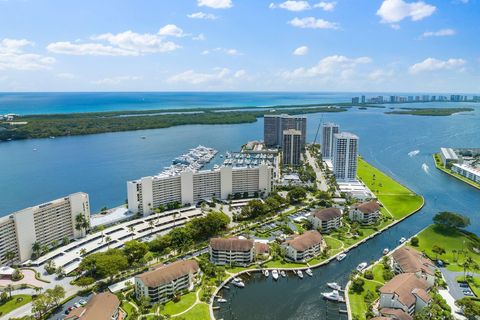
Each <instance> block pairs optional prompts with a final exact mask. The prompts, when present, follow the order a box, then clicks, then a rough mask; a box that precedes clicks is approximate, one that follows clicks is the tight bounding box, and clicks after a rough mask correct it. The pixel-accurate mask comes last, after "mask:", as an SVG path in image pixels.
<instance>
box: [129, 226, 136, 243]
mask: <svg viewBox="0 0 480 320" xmlns="http://www.w3.org/2000/svg"><path fill="white" fill-rule="evenodd" d="M128 232H130V233H131V234H132V240H133V237H134V236H135V227H134V226H130V227H128Z"/></svg>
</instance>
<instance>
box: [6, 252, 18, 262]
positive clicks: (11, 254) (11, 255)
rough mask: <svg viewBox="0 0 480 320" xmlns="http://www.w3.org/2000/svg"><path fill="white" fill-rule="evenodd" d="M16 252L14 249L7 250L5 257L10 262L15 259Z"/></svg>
mask: <svg viewBox="0 0 480 320" xmlns="http://www.w3.org/2000/svg"><path fill="white" fill-rule="evenodd" d="M15 256H16V255H15V253H14V252H13V251H7V252H6V253H5V256H4V259H5V260H7V261H8V262H10V263H11V262H13V259H15Z"/></svg>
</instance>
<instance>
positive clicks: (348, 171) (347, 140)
mask: <svg viewBox="0 0 480 320" xmlns="http://www.w3.org/2000/svg"><path fill="white" fill-rule="evenodd" d="M357 156H358V137H357V136H356V135H354V134H352V133H349V132H341V133H336V134H334V136H333V161H332V163H333V173H334V174H335V178H336V179H337V181H355V180H356V179H357Z"/></svg>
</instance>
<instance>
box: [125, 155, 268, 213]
mask: <svg viewBox="0 0 480 320" xmlns="http://www.w3.org/2000/svg"><path fill="white" fill-rule="evenodd" d="M273 175H274V174H273V168H272V167H271V166H268V165H266V164H261V165H259V166H256V167H235V168H232V167H226V166H222V167H220V168H217V169H213V170H204V171H197V172H193V171H183V172H180V173H176V174H172V175H165V174H161V175H157V176H153V177H152V176H150V177H144V178H141V179H139V180H135V181H129V182H127V193H128V208H129V210H130V211H132V212H133V213H140V214H143V215H148V214H150V213H151V212H152V211H153V209H155V208H158V207H159V206H161V205H166V204H168V203H172V202H178V203H181V204H182V205H187V204H196V203H198V202H199V201H201V200H208V199H212V198H219V199H227V198H228V197H229V196H233V195H235V194H242V195H243V194H248V195H249V196H253V195H255V194H257V193H259V194H265V195H267V194H269V193H270V192H271V191H272V185H273Z"/></svg>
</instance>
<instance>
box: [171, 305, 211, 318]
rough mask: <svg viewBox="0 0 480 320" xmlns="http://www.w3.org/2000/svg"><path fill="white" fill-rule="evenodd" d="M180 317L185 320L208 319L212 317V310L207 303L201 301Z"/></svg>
mask: <svg viewBox="0 0 480 320" xmlns="http://www.w3.org/2000/svg"><path fill="white" fill-rule="evenodd" d="M179 317H180V318H181V319H184V320H200V319H201V320H203V319H205V320H207V319H210V312H209V310H208V305H207V304H205V303H199V304H197V305H196V306H195V307H193V308H192V309H191V310H189V311H188V312H185V313H184V314H182V315H181V316H179ZM173 319H175V318H173Z"/></svg>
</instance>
